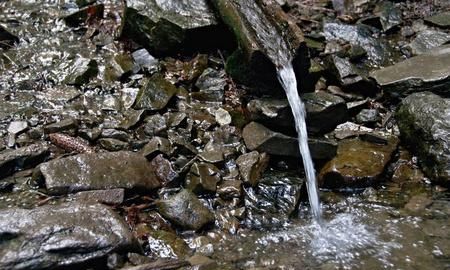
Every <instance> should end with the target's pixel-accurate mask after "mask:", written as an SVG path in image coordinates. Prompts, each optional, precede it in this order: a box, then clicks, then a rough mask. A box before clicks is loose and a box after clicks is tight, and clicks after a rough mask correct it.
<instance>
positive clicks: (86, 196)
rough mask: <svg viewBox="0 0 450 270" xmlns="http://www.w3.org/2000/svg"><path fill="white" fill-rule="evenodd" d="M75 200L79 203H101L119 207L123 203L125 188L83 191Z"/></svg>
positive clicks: (75, 196)
mask: <svg viewBox="0 0 450 270" xmlns="http://www.w3.org/2000/svg"><path fill="white" fill-rule="evenodd" d="M73 198H74V199H75V200H78V201H79V202H99V203H104V204H111V205H117V204H121V203H123V200H124V198H125V190H124V189H123V188H116V189H109V190H92V191H81V192H78V193H76V194H75V195H74V196H73Z"/></svg>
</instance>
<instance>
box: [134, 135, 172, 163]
mask: <svg viewBox="0 0 450 270" xmlns="http://www.w3.org/2000/svg"><path fill="white" fill-rule="evenodd" d="M171 152H172V146H171V145H170V141H169V140H168V139H166V138H162V137H153V138H152V139H151V140H150V141H149V142H148V143H147V144H146V145H145V146H144V148H143V149H142V150H141V151H140V153H141V154H142V155H144V156H145V157H147V158H152V157H154V156H156V155H157V154H160V153H162V154H165V155H166V156H170V154H171Z"/></svg>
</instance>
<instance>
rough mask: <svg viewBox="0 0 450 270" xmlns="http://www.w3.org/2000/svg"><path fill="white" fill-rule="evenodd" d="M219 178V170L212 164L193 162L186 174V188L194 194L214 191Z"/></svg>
mask: <svg viewBox="0 0 450 270" xmlns="http://www.w3.org/2000/svg"><path fill="white" fill-rule="evenodd" d="M220 180H221V177H220V171H219V169H218V168H217V167H216V166H214V165H213V164H209V163H194V164H193V165H192V166H191V169H190V171H189V173H188V175H187V176H186V189H188V190H190V191H192V192H194V193H195V194H204V193H215V192H216V189H217V184H218V183H219V181H220Z"/></svg>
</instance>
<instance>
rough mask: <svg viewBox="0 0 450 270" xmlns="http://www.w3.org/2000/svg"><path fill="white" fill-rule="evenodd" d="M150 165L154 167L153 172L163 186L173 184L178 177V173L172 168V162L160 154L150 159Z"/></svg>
mask: <svg viewBox="0 0 450 270" xmlns="http://www.w3.org/2000/svg"><path fill="white" fill-rule="evenodd" d="M151 165H152V166H153V168H155V174H156V176H157V177H158V178H159V182H160V183H162V185H163V186H167V185H170V184H173V183H174V182H175V180H176V179H177V178H178V173H177V172H176V171H175V170H174V169H173V167H172V163H170V161H169V160H167V159H165V158H164V156H163V155H162V154H159V155H157V156H156V157H155V158H154V159H152V161H151Z"/></svg>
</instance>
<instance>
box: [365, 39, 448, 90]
mask: <svg viewBox="0 0 450 270" xmlns="http://www.w3.org/2000/svg"><path fill="white" fill-rule="evenodd" d="M449 65H450V45H445V46H442V47H438V48H435V49H433V50H431V51H430V52H428V53H425V54H422V55H419V56H415V57H412V58H410V59H407V60H405V61H403V62H400V63H397V64H395V65H393V66H389V67H385V68H382V69H379V70H376V71H373V72H372V73H371V77H373V78H374V79H375V80H376V82H377V83H378V84H379V85H380V86H381V88H382V89H383V91H385V92H386V93H390V94H391V95H397V96H398V95H407V94H409V93H411V92H415V91H426V90H430V91H433V90H434V91H443V92H448V89H450V69H449V68H448V67H449ZM417 67H420V68H417Z"/></svg>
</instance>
